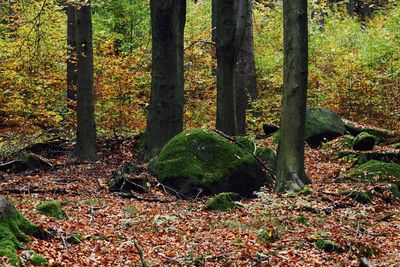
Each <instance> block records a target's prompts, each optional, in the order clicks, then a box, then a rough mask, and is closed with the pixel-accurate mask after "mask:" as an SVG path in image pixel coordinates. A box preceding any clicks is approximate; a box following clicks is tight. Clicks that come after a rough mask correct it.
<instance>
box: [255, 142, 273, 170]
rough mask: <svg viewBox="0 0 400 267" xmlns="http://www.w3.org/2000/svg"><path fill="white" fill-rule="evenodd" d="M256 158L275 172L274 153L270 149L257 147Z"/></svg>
mask: <svg viewBox="0 0 400 267" xmlns="http://www.w3.org/2000/svg"><path fill="white" fill-rule="evenodd" d="M256 156H257V157H258V158H259V159H261V160H262V161H264V162H266V163H267V164H268V167H270V168H271V169H272V170H276V161H277V158H276V152H275V150H273V149H272V148H268V147H267V148H264V147H258V148H257V150H256Z"/></svg>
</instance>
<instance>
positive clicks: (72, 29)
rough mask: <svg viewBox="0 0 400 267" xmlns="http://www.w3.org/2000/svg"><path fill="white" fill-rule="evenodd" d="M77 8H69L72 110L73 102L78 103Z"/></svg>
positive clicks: (69, 67)
mask: <svg viewBox="0 0 400 267" xmlns="http://www.w3.org/2000/svg"><path fill="white" fill-rule="evenodd" d="M75 15H76V7H74V6H73V5H71V4H68V6H67V46H68V48H67V49H68V50H67V100H68V106H69V107H70V108H72V107H73V106H74V105H71V103H70V102H71V101H76V75H77V53H76V25H75Z"/></svg>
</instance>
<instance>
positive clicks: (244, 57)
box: [234, 0, 257, 135]
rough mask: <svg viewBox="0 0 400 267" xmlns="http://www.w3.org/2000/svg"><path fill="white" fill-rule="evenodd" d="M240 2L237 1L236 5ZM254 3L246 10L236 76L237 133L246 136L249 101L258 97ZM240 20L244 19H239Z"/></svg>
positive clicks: (248, 3)
mask: <svg viewBox="0 0 400 267" xmlns="http://www.w3.org/2000/svg"><path fill="white" fill-rule="evenodd" d="M239 1H240V0H239ZM239 1H238V0H236V3H238V2H239ZM252 2H253V1H252V0H248V1H247V6H246V8H245V14H244V18H243V20H244V35H243V41H242V42H241V44H240V47H239V51H238V56H237V59H236V66H235V74H234V85H235V92H236V120H237V131H238V132H237V133H238V134H239V135H246V110H247V108H248V106H249V100H254V99H256V97H257V85H256V83H257V81H256V63H255V59H254V39H253V3H252ZM238 19H242V18H240V17H239V18H238Z"/></svg>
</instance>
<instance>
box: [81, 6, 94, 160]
mask: <svg viewBox="0 0 400 267" xmlns="http://www.w3.org/2000/svg"><path fill="white" fill-rule="evenodd" d="M76 13H77V14H76V37H77V38H76V39H77V53H78V64H77V79H76V86H77V102H78V111H77V120H78V129H77V138H76V155H77V157H78V158H79V159H81V160H88V161H94V160H96V124H95V116H94V89H93V43H92V15H91V7H90V2H89V3H86V4H85V5H83V6H81V7H80V8H79V9H77V11H76Z"/></svg>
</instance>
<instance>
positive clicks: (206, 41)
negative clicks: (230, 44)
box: [184, 39, 215, 51]
mask: <svg viewBox="0 0 400 267" xmlns="http://www.w3.org/2000/svg"><path fill="white" fill-rule="evenodd" d="M198 43H202V44H209V45H215V42H213V41H208V40H201V39H199V40H196V41H192V42H191V43H190V45H189V46H188V47H185V49H184V50H185V51H186V50H188V49H190V48H192V47H193V46H194V45H195V44H198Z"/></svg>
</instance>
